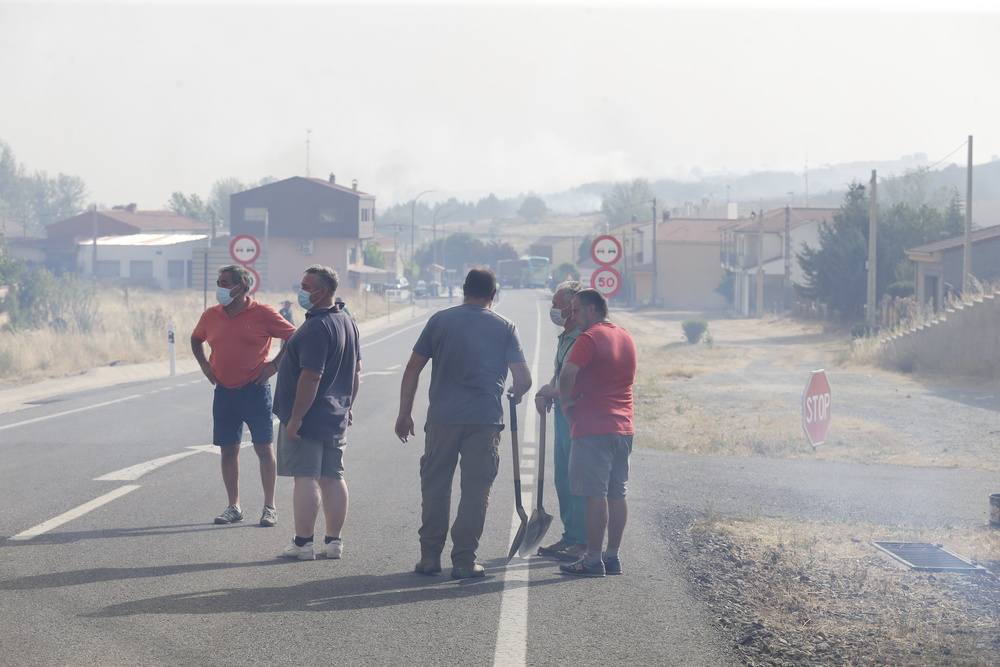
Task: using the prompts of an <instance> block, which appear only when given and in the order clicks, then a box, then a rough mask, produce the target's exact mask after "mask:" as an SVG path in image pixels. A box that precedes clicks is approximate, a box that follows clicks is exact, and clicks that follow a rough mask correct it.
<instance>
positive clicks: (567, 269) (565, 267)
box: [552, 262, 580, 283]
mask: <svg viewBox="0 0 1000 667" xmlns="http://www.w3.org/2000/svg"><path fill="white" fill-rule="evenodd" d="M566 276H572V279H573V280H579V279H580V269H578V268H577V266H576V264H574V263H573V262H563V263H562V264H560V265H559V268H557V269H556V271H555V273H554V274H553V275H552V278H553V280H555V282H556V283H561V282H562V281H563V280H566Z"/></svg>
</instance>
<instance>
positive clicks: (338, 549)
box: [324, 537, 344, 558]
mask: <svg viewBox="0 0 1000 667" xmlns="http://www.w3.org/2000/svg"><path fill="white" fill-rule="evenodd" d="M324 553H326V557H327V558H340V557H341V556H342V555H343V553H344V540H342V539H340V538H339V537H338V538H337V539H335V540H333V541H332V542H327V543H326V551H325V552H324Z"/></svg>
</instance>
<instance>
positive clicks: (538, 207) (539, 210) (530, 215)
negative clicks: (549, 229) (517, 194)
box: [517, 197, 549, 222]
mask: <svg viewBox="0 0 1000 667" xmlns="http://www.w3.org/2000/svg"><path fill="white" fill-rule="evenodd" d="M548 213H549V211H548V208H547V207H546V206H545V202H544V201H542V200H541V199H540V198H539V197H525V198H524V201H523V202H521V206H520V208H518V209H517V215H518V216H520V217H522V218H524V219H525V220H527V221H528V222H538V221H539V220H541V219H543V218H544V217H545V216H547V215H548Z"/></svg>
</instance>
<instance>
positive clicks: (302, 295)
mask: <svg viewBox="0 0 1000 667" xmlns="http://www.w3.org/2000/svg"><path fill="white" fill-rule="evenodd" d="M320 289H323V288H322V287H321V288H320ZM318 291H319V290H316V292H318ZM316 292H307V291H305V290H304V289H300V290H299V305H300V306H302V307H303V308H305V309H306V310H312V307H313V302H312V301H311V300H310V299H309V297H311V296H312V295H313V294H315V293H316Z"/></svg>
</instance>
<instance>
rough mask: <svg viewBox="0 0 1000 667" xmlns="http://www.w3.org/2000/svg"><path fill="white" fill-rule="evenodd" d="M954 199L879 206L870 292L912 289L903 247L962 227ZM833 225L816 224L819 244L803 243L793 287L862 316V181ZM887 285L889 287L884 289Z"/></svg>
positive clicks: (849, 315)
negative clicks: (800, 277)
mask: <svg viewBox="0 0 1000 667" xmlns="http://www.w3.org/2000/svg"><path fill="white" fill-rule="evenodd" d="M960 208H961V207H960V204H959V203H958V202H957V199H956V198H955V197H953V198H952V202H951V204H949V206H948V209H947V210H946V211H944V212H942V211H940V210H938V209H936V208H934V207H932V206H929V205H927V204H921V205H919V206H916V207H915V206H911V205H910V204H906V203H901V202H897V203H895V204H893V205H891V206H889V207H887V208H884V209H880V210H879V213H878V218H877V229H876V240H875V249H876V257H875V267H876V272H875V293H876V295H880V294H885V293H887V292H892V293H894V294H900V293H902V292H904V291H906V289H907V288H906V287H905V286H906V285H909V289H910V290H912V284H910V282H911V280H912V271H913V269H912V266H911V264H910V262H909V260H907V258H906V249H907V248H913V247H915V246H918V245H923V244H924V243H929V242H931V241H938V240H941V239H945V238H949V237H952V236H955V235H957V234H959V233H961V231H962V225H963V223H962V219H961V216H960ZM833 219H834V223H833V225H829V224H827V223H825V222H824V223H821V225H820V229H819V248H810V247H809V246H808V245H804V246H803V250H802V252H801V253H799V254H798V261H799V265H800V266H801V267H802V270H803V273H804V274H805V276H806V281H805V284H804V285H796V286H795V288H796V290H798V292H799V293H800V294H801V295H803V296H805V297H806V298H810V299H817V300H819V301H822V302H823V303H826V304H827V305H828V306H829V307H830V308H831V309H832V310H835V311H837V312H838V313H840V315H841V317H843V318H844V319H845V320H847V321H852V320H853V321H860V320H861V319H863V317H864V309H865V302H866V301H867V298H868V272H867V268H866V265H867V261H868V226H869V221H870V213H869V198H868V195H867V193H866V192H865V186H863V185H860V184H858V183H853V184H851V186H850V189H849V190H848V192H847V194H846V195H845V198H844V203H843V205H842V206H841V209H840V212H839V213H837V214H836V215H834V218H833ZM890 286H893V288H892V289H891V290H890Z"/></svg>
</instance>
